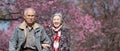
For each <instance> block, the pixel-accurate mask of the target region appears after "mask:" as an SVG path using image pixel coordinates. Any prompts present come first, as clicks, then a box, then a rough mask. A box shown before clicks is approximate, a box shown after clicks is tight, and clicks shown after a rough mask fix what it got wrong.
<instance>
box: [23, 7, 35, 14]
mask: <svg viewBox="0 0 120 51" xmlns="http://www.w3.org/2000/svg"><path fill="white" fill-rule="evenodd" d="M29 10H32V11H33V12H34V14H35V13H36V12H35V10H34V9H33V8H26V9H25V10H24V15H26V14H27V12H28V11H29Z"/></svg>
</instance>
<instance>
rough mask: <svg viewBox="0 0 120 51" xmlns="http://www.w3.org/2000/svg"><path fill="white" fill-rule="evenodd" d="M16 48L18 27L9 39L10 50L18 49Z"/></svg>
mask: <svg viewBox="0 0 120 51" xmlns="http://www.w3.org/2000/svg"><path fill="white" fill-rule="evenodd" d="M16 48H17V29H16V28H15V30H14V31H13V33H12V36H11V38H10V41H9V51H16Z"/></svg>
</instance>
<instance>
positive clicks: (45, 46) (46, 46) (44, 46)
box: [42, 44, 50, 48]
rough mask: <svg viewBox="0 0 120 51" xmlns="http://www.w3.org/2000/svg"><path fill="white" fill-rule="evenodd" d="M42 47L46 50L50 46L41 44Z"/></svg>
mask: <svg viewBox="0 0 120 51" xmlns="http://www.w3.org/2000/svg"><path fill="white" fill-rule="evenodd" d="M42 47H43V48H48V47H50V45H48V44H42Z"/></svg>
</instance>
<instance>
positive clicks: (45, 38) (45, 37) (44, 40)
mask: <svg viewBox="0 0 120 51" xmlns="http://www.w3.org/2000/svg"><path fill="white" fill-rule="evenodd" d="M41 40H42V43H43V44H49V45H51V40H50V38H49V37H48V34H46V31H45V29H44V28H42V36H41ZM49 50H50V48H43V50H42V51H49Z"/></svg>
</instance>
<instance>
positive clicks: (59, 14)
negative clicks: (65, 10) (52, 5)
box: [52, 13, 63, 23]
mask: <svg viewBox="0 0 120 51" xmlns="http://www.w3.org/2000/svg"><path fill="white" fill-rule="evenodd" d="M54 16H59V17H60V18H61V22H62V23H63V18H62V13H55V14H54V15H53V17H54ZM53 17H52V20H53Z"/></svg>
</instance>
